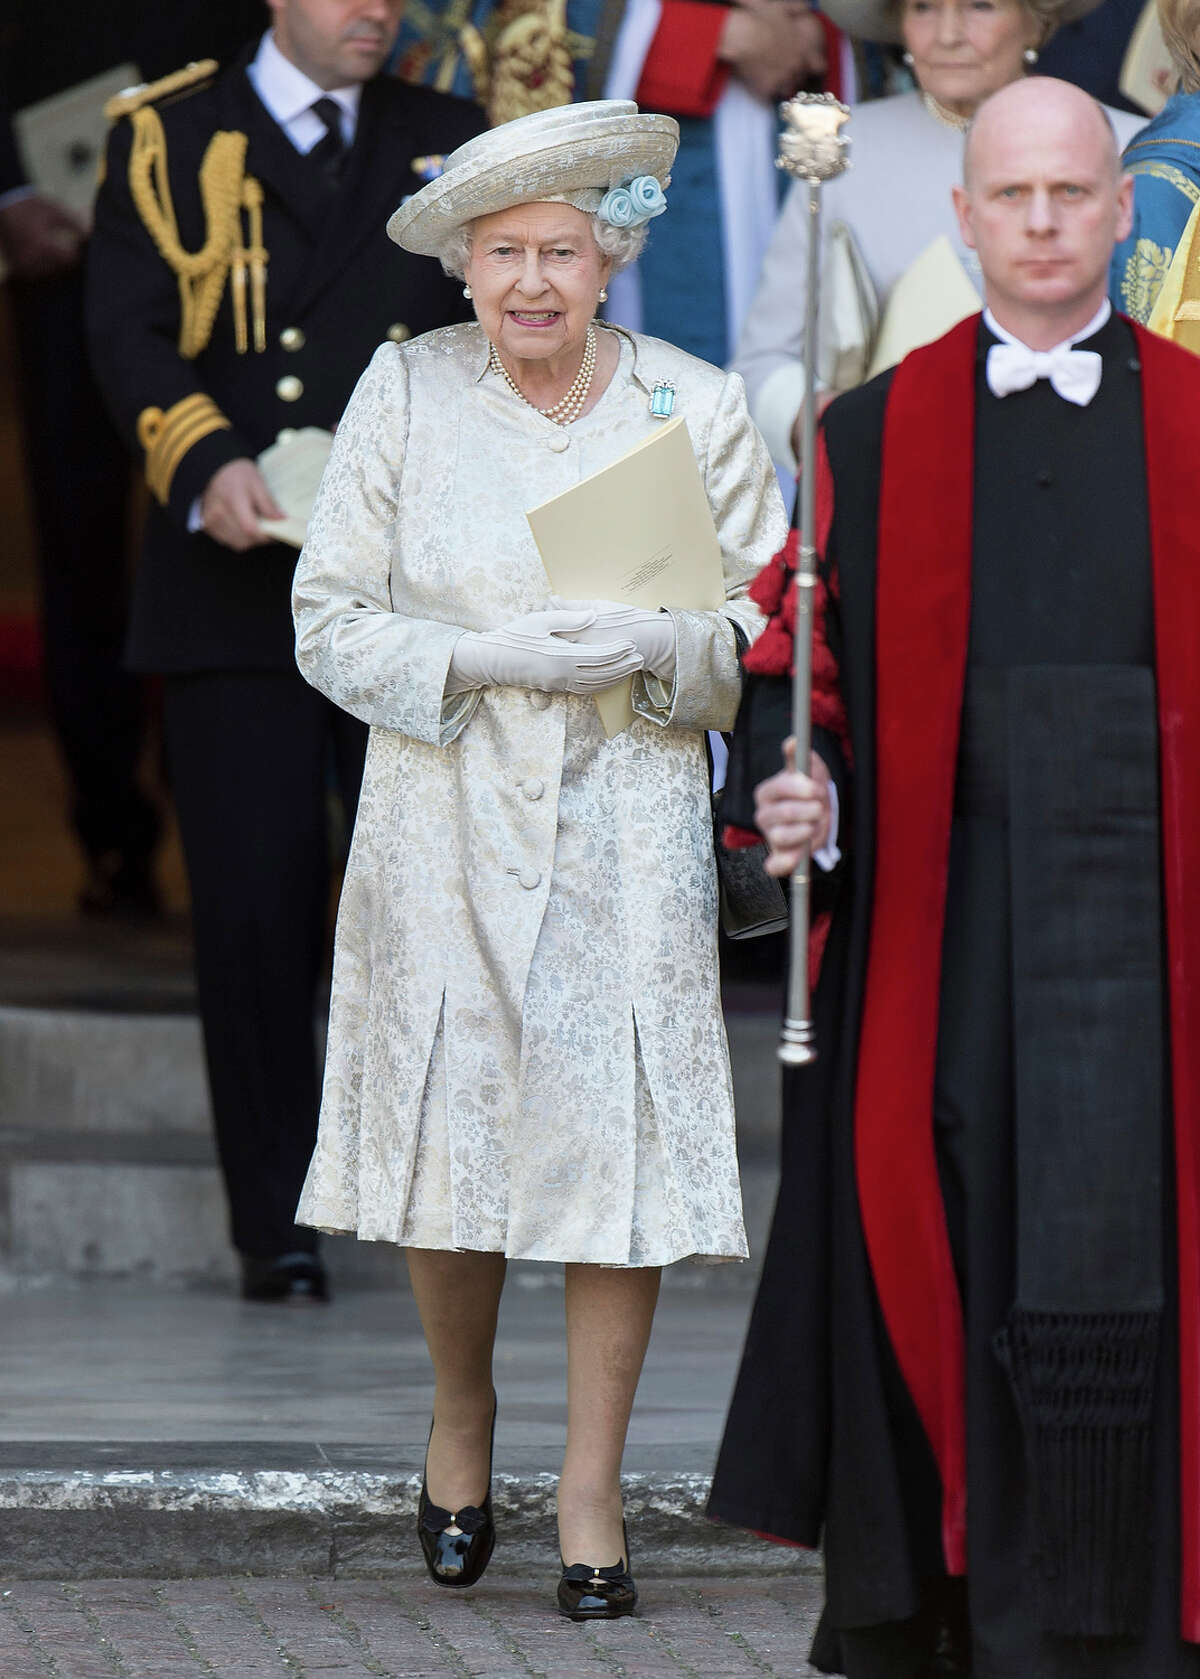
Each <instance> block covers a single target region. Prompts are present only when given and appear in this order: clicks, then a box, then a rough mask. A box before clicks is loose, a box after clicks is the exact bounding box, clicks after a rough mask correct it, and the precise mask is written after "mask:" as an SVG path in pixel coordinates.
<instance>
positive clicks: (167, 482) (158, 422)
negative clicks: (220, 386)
mask: <svg viewBox="0 0 1200 1679" xmlns="http://www.w3.org/2000/svg"><path fill="white" fill-rule="evenodd" d="M229 429H230V426H229V421H228V420H227V419H226V418H225V416H224V414H222V412H221V410H220V409H219V408H218V407H217V405H216V403H215V402H214V401H213V399H212V397H210V396H206V395H205V394H204V392H203V391H193V392H192V394H191V396H185V397H184V398H183V399H182V400H181V401H179V402H177V403H175V405H174V407H172V408H168V409H167V411H166V413H165V414H164V413H163V411H162V409H161V408H143V409H142V411H141V413H140V414H139V415H138V421H137V435H138V442H139V443H140V444H141V446H142V448H143V449H144V450H145V451H146V482H147V484H149V486H150V489H151V492H152V493H153V495H154V496H155V498H156V499H157V500H158V501H159V502H160V503H161V504H162V506H164V507H165V506H166V504H167V502H168V500H169V499H170V495H171V483H172V480H173V479H174V477H175V473H176V472H177V470H178V468H179V463H180V461H181V460H182V459H183V457H184V456H185V455H186V454H187V452H188V450H189V449H191V448H193V447H194V446H195V445H196V444H197V443H199V441H200V439H201V438H202V437H207V436H208V435H209V433H210V432H214V431H228V430H229Z"/></svg>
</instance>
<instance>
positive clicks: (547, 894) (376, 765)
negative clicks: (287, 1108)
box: [294, 325, 786, 1266]
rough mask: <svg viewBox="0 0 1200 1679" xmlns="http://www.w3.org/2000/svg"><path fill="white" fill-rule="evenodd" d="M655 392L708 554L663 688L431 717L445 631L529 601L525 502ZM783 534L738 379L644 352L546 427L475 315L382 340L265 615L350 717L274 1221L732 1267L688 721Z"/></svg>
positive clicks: (557, 1253)
mask: <svg viewBox="0 0 1200 1679" xmlns="http://www.w3.org/2000/svg"><path fill="white" fill-rule="evenodd" d="M662 379H670V380H673V381H674V382H675V384H676V387H677V395H676V401H675V412H676V414H682V415H684V416H685V418H686V419H687V422H688V429H689V432H690V435H691V438H692V442H693V446H694V448H695V451H696V455H697V458H698V460H699V463H700V468H701V473H702V477H703V480H704V483H705V487H706V490H707V492H708V496H709V501H710V504H711V506H712V509H713V515H714V518H715V520H716V525H717V530H718V532H719V535H720V539H721V547H722V552H723V555H724V560H725V576H726V587H727V603H726V606H725V607H724V609H723V610H722V611H720V612H680V613H676V614H675V615H674V616H675V619H676V624H677V644H678V655H677V668H676V676H675V681H674V683H673V684H672V685H670V686H669V687H668V686H664V685H663V684H661V683H659V682H657V681H656V680H655V679H653V678H650V679H643V678H642V677H640V676H639V677H637V678H635V696H634V698H635V707H636V710H637V715H636V716H635V718H634V722H633V725H632V727H631V728H629V729H628V730H626V731H625V732H624V733H623V734H621V735H619V736H617V737H616V738H615V739H614V740H611V741H609V740H607V739H606V738H605V735H604V732H603V730H602V728H601V726H600V723H599V720H598V717H597V714H596V709H595V705H594V703H593V701H592V700H591V699H585V698H578V697H575V696H571V695H561V694H553V695H551V694H544V693H541V692H537V691H534V690H530V689H524V688H485V689H481V690H472V691H471V692H469V693H466V694H462V695H459V696H457V697H455V698H451V699H445V698H444V688H445V681H446V674H447V671H448V668H449V664H450V657H451V653H452V650H453V646H454V642H455V640H456V639H457V637H458V636H459V635H460V634H461V633H462V630H463V629H464V628H466V629H472V630H487V629H492V628H495V627H497V626H498V625H501V624H504V623H506V622H507V621H509V620H510V619H512V618H515V617H517V616H519V615H521V614H523V613H526V612H531V611H534V610H537V609H539V608H542V607H544V606H546V605H547V597H548V594H549V587H548V583H547V579H546V575H545V572H544V570H543V568H542V564H541V561H540V559H539V557H538V553H537V549H536V548H535V546H534V543H533V539H532V536H531V535H530V531H529V527H528V524H527V523H526V520H525V517H524V511H525V509H526V508H528V507H533V506H535V505H537V504H538V503H539V502H542V501H545V500H547V499H548V498H549V497H551V496H553V495H555V494H557V493H558V492H559V491H562V490H565V489H567V488H569V487H570V486H571V485H573V484H576V483H578V482H579V480H580V479H581V478H583V477H585V476H587V475H588V474H589V473H592V472H595V471H596V470H597V469H598V468H600V467H602V466H604V465H606V464H607V463H608V462H609V461H612V460H614V459H615V458H616V457H617V456H619V455H621V454H623V453H624V452H625V451H626V450H627V449H629V448H631V447H632V446H633V445H634V444H635V443H637V442H638V441H639V440H640V439H641V438H642V437H644V436H645V435H646V434H647V433H649V432H650V431H651V430H653V429H654V427H655V425H656V423H657V422H656V421H655V420H653V419H652V418H651V416H650V411H649V406H650V390H651V387H652V386H653V384H654V383H655V381H657V380H662ZM785 532H786V521H785V517H784V513H783V507H782V503H781V501H780V497H779V492H778V489H777V487H776V482H775V475H774V472H773V470H772V468H771V464H770V460H769V458H768V456H767V451H766V448H765V446H764V445H763V442H762V439H761V438H760V437H759V435H758V433H757V431H756V430H755V429H754V427H753V425H752V424H751V422H750V420H749V416H748V413H747V410H746V403H745V395H744V391H743V388H742V382H741V379H740V378H738V377H737V375H727V374H724V373H722V372H720V371H718V370H717V369H715V368H712V367H709V366H708V365H707V364H706V363H704V362H699V361H696V360H694V359H693V358H692V357H690V356H687V355H685V354H684V353H683V352H682V351H679V350H676V349H674V348H672V347H671V346H670V345H667V344H663V343H661V342H658V341H657V340H654V339H645V338H634V337H631V336H629V335H624V334H623V335H622V343H621V355H620V363H619V366H618V369H617V372H616V374H615V375H614V377H613V380H612V383H611V384H610V386H609V387H608V389H607V390H606V391H605V392H604V394H603V396H602V397H601V398H600V401H599V402H598V403H597V405H596V407H595V408H594V409H593V410H592V412H591V413H590V414H588V415H586V416H585V417H584V418H583V419H581V420H578V421H576V422H575V423H574V424H573V425H572V426H571V427H570V428H569V429H564V428H561V427H558V426H556V425H554V424H553V423H552V422H550V421H549V420H546V419H544V418H543V417H542V416H541V415H539V414H538V413H537V412H536V411H535V410H533V409H532V408H529V407H527V406H526V405H525V404H524V403H522V402H520V401H519V400H518V399H517V398H516V397H515V396H514V395H513V394H512V392H511V391H509V390H508V388H507V387H506V386H505V385H504V383H503V382H502V381H501V380H500V379H498V378H497V376H496V375H494V374H492V373H489V372H488V371H487V340H486V338H485V337H484V335H483V332H482V329H481V328H479V327H478V326H475V325H470V326H462V327H448V328H444V329H443V330H441V331H439V332H433V333H429V334H427V335H426V336H424V337H422V338H418V339H415V340H413V341H412V342H411V343H408V344H406V345H404V346H402V347H400V346H395V345H391V344H385V345H383V346H382V347H381V348H380V350H379V351H378V352H377V353H376V355H375V357H374V359H373V360H372V362H371V364H370V366H369V368H368V369H367V371H366V373H365V374H364V375H363V377H362V379H361V380H360V382H359V385H358V388H357V390H356V391H355V393H354V396H353V397H352V399H351V402H350V404H349V407H348V408H347V410H346V414H345V416H344V418H343V420H342V423H341V425H340V426H339V428H338V432H337V436H336V439H335V442H334V449H333V455H332V459H331V461H330V464H329V467H328V470H327V472H326V474H325V478H324V481H323V483H322V487H321V492H320V496H319V498H318V502H317V507H316V510H315V513H314V517H313V521H312V524H311V526H310V529H309V537H308V541H307V543H306V545H305V548H304V551H303V553H302V555H301V558H300V563H299V566H298V569H297V573H296V583H295V598H294V607H295V615H296V625H297V656H298V659H299V663H300V666H301V669H302V670H303V671H304V674H305V675H306V676H307V678H308V680H309V681H310V682H312V683H313V684H314V685H315V686H316V687H317V688H319V689H321V690H322V692H324V693H326V694H327V695H329V697H330V698H331V699H333V700H334V701H336V702H337V704H339V705H341V706H343V707H344V708H345V709H346V710H347V711H350V712H352V713H353V714H354V715H355V716H357V717H361V718H363V719H364V720H365V721H366V722H368V723H369V724H370V725H371V736H370V744H369V746H368V751H367V762H366V771H365V775H364V780H363V788H362V796H361V800H360V803H359V808H358V820H357V824H356V826H355V832H354V842H353V846H352V849H351V854H350V860H349V863H348V866H347V872H346V879H345V885H344V887H343V891H342V900H341V906H340V911H339V915H338V927H337V940H336V947H335V957H334V975H333V992H332V1002H331V1011H330V1022H329V1047H328V1052H327V1059H326V1067H325V1082H324V1094H323V1100H322V1107H321V1119H320V1132H319V1136H318V1140H317V1146H316V1151H315V1153H314V1155H313V1160H312V1165H311V1167H310V1169H309V1174H308V1179H307V1181H306V1183H305V1186H304V1190H303V1194H302V1196H301V1201H300V1207H299V1212H298V1215H297V1216H298V1218H299V1219H300V1221H301V1222H303V1223H307V1224H311V1225H315V1226H316V1227H318V1228H320V1229H323V1230H330V1231H353V1232H356V1233H357V1234H358V1235H359V1236H360V1237H362V1238H364V1239H367V1240H382V1241H390V1242H397V1243H403V1244H405V1245H413V1246H417V1247H425V1248H441V1249H470V1250H477V1251H485V1252H497V1253H504V1254H507V1255H509V1256H511V1257H515V1258H527V1259H547V1260H566V1261H578V1262H590V1263H598V1264H604V1265H621V1266H625V1265H630V1266H632V1265H660V1264H667V1263H670V1262H671V1261H673V1260H677V1259H682V1258H685V1257H697V1258H709V1259H731V1258H740V1257H744V1256H745V1253H746V1242H745V1233H744V1229H743V1224H742V1211H741V1195H740V1189H739V1184H738V1173H737V1157H736V1151H735V1141H734V1116H733V1097H732V1084H731V1080H730V1073H729V1059H728V1052H727V1047H726V1042H725V1030H724V1023H723V1020H722V1016H721V1008H720V997H719V991H718V974H717V942H716V886H715V880H714V873H713V860H712V837H711V818H710V814H709V794H708V775H707V762H706V757H705V748H704V730H705V729H709V728H712V729H725V728H729V727H731V726H732V723H733V720H734V715H735V712H736V710H737V704H738V698H739V688H740V682H739V673H738V663H737V653H736V641H735V635H734V630H733V624H734V623H738V624H740V625H741V626H742V628H743V630H744V631H745V632H746V633H747V634H748V635H749V636H750V637H753V636H754V635H755V634H756V633H757V630H758V629H759V627H760V619H759V616H758V612H757V609H756V608H755V606H754V605H753V603H752V602H750V601H749V599H748V598H747V597H746V590H747V587H748V585H749V583H750V581H751V580H752V579H753V577H754V575H755V573H756V572H757V571H758V570H759V568H760V567H761V566H762V565H763V564H764V563H765V562H766V561H767V560H768V559H769V558H770V557H771V555H772V554H773V553H774V552H775V550H776V549H777V548H778V546H779V545H780V543H781V542H782V540H783V537H784V535H785Z"/></svg>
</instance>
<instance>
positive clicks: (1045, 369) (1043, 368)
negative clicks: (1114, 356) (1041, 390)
mask: <svg viewBox="0 0 1200 1679" xmlns="http://www.w3.org/2000/svg"><path fill="white" fill-rule="evenodd" d="M1103 370H1104V363H1103V362H1102V361H1101V359H1100V356H1099V355H1098V354H1097V352H1096V351H1095V350H1072V349H1071V347H1070V346H1069V345H1067V344H1060V345H1059V347H1058V348H1057V349H1056V350H1029V349H1026V347H1025V345H1024V344H993V345H992V347H991V349H990V350H989V351H988V355H987V382H988V388H989V390H990V391H991V392H992V394H993V395H994V396H1009V395H1011V393H1012V392H1013V391H1027V390H1028V389H1029V387H1030V385H1032V384H1034V383H1035V382H1036V381H1037V380H1038V379H1049V381H1050V383H1051V385H1052V386H1053V388H1054V389H1055V390H1056V391H1057V392H1058V394H1059V396H1061V397H1064V398H1065V399H1066V400H1067V401H1068V402H1074V403H1076V404H1077V405H1078V406H1079V407H1080V408H1086V407H1087V405H1088V403H1089V402H1090V401H1091V400H1092V398H1093V397H1094V396H1095V394H1096V392H1097V391H1098V390H1099V389H1100V375H1101V373H1102V372H1103Z"/></svg>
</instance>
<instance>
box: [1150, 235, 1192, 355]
mask: <svg viewBox="0 0 1200 1679" xmlns="http://www.w3.org/2000/svg"><path fill="white" fill-rule="evenodd" d="M1198 304H1200V204H1198V205H1197V206H1196V208H1195V209H1194V210H1193V211H1192V214H1191V216H1190V218H1189V220H1188V224H1187V226H1186V227H1185V228H1184V230H1183V233H1182V234H1181V235H1180V239H1179V244H1178V245H1177V246H1176V247H1175V255H1174V256H1173V257H1172V259H1171V262H1170V264H1169V266H1168V268H1167V272H1166V275H1165V277H1164V279H1163V282H1162V286H1161V289H1160V290H1159V294H1158V298H1157V300H1156V302H1155V305H1154V308H1153V310H1152V311H1151V314H1150V319H1149V321H1148V323H1147V324H1148V326H1149V327H1150V330H1151V331H1152V332H1158V333H1161V334H1162V336H1163V337H1164V338H1170V339H1172V340H1173V341H1174V342H1175V343H1176V344H1181V345H1182V346H1183V347H1184V349H1185V350H1192V351H1200V307H1198Z"/></svg>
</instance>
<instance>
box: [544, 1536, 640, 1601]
mask: <svg viewBox="0 0 1200 1679" xmlns="http://www.w3.org/2000/svg"><path fill="white" fill-rule="evenodd" d="M636 1607H637V1587H636V1586H635V1585H634V1583H633V1575H632V1574H631V1573H630V1570H629V1535H628V1534H627V1533H626V1534H625V1555H624V1556H623V1557H622V1558H621V1560H620V1562H616V1563H613V1564H612V1566H611V1567H610V1568H593V1567H592V1566H591V1564H590V1563H586V1562H573V1563H572V1564H571V1566H570V1568H566V1567H564V1569H563V1571H562V1579H561V1580H560V1581H559V1582H558V1608H559V1613H560V1614H562V1615H566V1616H567V1618H568V1619H569V1620H572V1621H615V1620H616V1619H617V1618H618V1616H620V1615H632V1614H633V1611H634V1609H635V1608H636Z"/></svg>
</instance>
